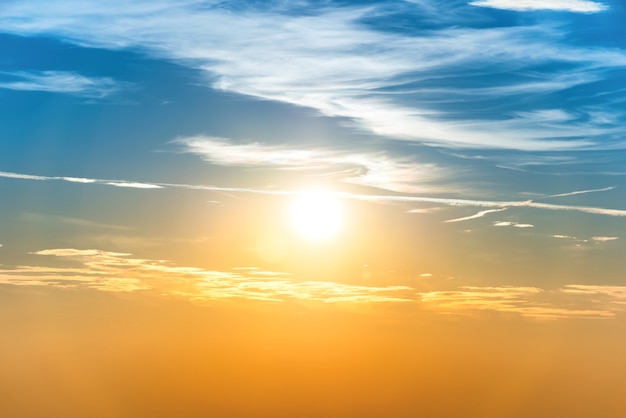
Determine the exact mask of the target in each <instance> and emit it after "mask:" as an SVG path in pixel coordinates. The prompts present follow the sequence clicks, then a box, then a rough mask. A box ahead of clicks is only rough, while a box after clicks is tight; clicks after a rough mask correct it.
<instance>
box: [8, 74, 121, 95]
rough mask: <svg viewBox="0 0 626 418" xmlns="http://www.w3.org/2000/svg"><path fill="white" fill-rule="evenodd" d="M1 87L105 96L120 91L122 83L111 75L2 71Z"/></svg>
mask: <svg viewBox="0 0 626 418" xmlns="http://www.w3.org/2000/svg"><path fill="white" fill-rule="evenodd" d="M0 76H3V77H2V78H6V77H7V76H8V77H9V78H12V79H14V80H11V81H0V88H1V89H9V90H24V91H42V92H49V93H64V94H72V95H75V96H81V97H87V98H103V97H106V96H109V95H111V94H114V93H116V92H118V91H119V89H120V83H117V82H116V81H114V80H113V79H111V78H109V77H100V78H93V77H86V76H83V75H80V74H77V73H73V72H69V71H31V72H26V71H19V72H1V73H0Z"/></svg>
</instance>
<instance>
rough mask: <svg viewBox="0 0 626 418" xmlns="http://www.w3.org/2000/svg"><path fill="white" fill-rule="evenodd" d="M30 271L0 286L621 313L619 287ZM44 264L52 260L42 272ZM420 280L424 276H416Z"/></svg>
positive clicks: (109, 256) (63, 258)
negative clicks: (448, 285) (431, 286)
mask: <svg viewBox="0 0 626 418" xmlns="http://www.w3.org/2000/svg"><path fill="white" fill-rule="evenodd" d="M31 254H32V255H33V256H37V257H38V258H39V260H38V261H39V263H38V264H37V265H30V266H28V265H20V266H15V267H13V268H7V267H4V266H0V283H3V284H11V285H17V286H52V287H61V288H72V289H96V290H100V291H106V292H142V291H143V292H150V293H151V294H153V295H160V296H161V297H167V298H178V297H180V298H184V299H187V300H190V301H193V302H196V303H200V304H211V303H215V302H219V301H237V300H247V301H261V302H265V303H267V302H271V303H282V302H288V301H306V302H318V303H348V304H372V303H402V304H409V305H413V306H414V307H415V308H419V309H421V308H424V307H425V308H427V309H429V310H432V311H435V312H439V313H446V314H450V313H454V314H459V315H472V314H473V312H477V311H494V312H503V313H512V314H518V315H521V316H524V317H527V318H533V319H560V318H596V319H608V318H614V317H615V316H616V314H617V313H619V312H623V310H624V305H626V287H625V286H591V285H566V286H564V287H562V288H560V289H557V290H553V291H548V290H544V289H541V288H537V287H529V286H527V287H525V286H482V287H481V286H461V287H459V288H457V289H453V290H441V291H429V292H418V291H417V290H416V289H414V288H412V287H409V286H400V285H387V286H364V285H351V284H346V283H339V282H335V281H321V280H320V281H300V280H298V278H297V277H294V276H293V275H292V274H290V273H285V272H276V271H267V270H263V269H260V268H258V267H239V268H234V269H232V270H230V271H217V270H207V269H203V268H198V267H185V266H177V265H174V264H173V263H172V262H170V261H168V260H154V259H144V258H134V257H133V256H132V254H129V253H120V252H111V251H104V250H98V249H76V248H54V249H46V250H39V251H35V252H33V253H31ZM46 257H56V258H58V259H59V260H58V261H57V262H55V263H54V265H55V267H49V266H46V265H45V264H46ZM419 277H421V278H423V279H427V278H431V277H432V275H431V274H430V273H424V274H421V275H420V276H419Z"/></svg>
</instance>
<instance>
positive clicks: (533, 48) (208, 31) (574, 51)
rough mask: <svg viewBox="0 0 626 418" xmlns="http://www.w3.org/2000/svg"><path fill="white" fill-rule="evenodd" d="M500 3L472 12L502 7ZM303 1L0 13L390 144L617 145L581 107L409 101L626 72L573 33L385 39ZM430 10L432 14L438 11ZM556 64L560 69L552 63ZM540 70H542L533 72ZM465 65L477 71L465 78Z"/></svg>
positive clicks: (36, 7) (578, 5)
mask: <svg viewBox="0 0 626 418" xmlns="http://www.w3.org/2000/svg"><path fill="white" fill-rule="evenodd" d="M503 1H504V0H499V1H496V0H489V1H483V2H474V4H482V5H488V4H489V5H492V6H493V5H497V4H499V5H502V4H504V3H503ZM525 1H526V3H524V0H519V1H516V2H515V3H516V4H526V6H525V7H530V6H532V5H533V4H534V5H537V4H538V3H539V2H530V1H529V0H525ZM511 3H513V2H512V1H511V2H510V3H509V4H511ZM541 3H542V4H543V5H544V7H543V8H546V7H545V5H546V4H548V5H551V7H552V8H555V7H557V8H558V7H561V8H565V9H571V10H574V9H577V10H580V11H583V9H584V8H585V7H587V8H588V9H589V11H591V9H593V8H594V7H595V8H596V9H597V8H600V7H601V5H600V3H597V2H591V1H583V0H568V1H566V0H560V2H559V1H558V0H552V1H549V0H542V2H541ZM302 4H304V5H309V6H311V7H312V10H311V12H310V13H306V14H302V13H300V14H297V13H290V11H289V6H288V4H287V3H283V2H281V3H280V4H279V5H272V4H264V5H263V8H262V9H257V8H255V6H250V5H249V6H247V7H242V8H241V9H238V10H237V12H236V13H234V12H233V11H231V10H228V7H229V5H228V3H223V2H208V3H207V2H202V3H199V2H196V1H185V2H180V1H174V0H161V1H157V2H151V1H150V2H149V1H144V0H137V1H134V2H133V3H132V4H127V3H126V2H118V1H115V2H113V4H111V2H107V3H106V4H105V3H98V2H82V1H78V0H58V1H55V2H54V6H52V5H51V4H49V3H46V2H42V1H39V0H23V1H19V2H16V1H10V2H4V3H3V4H2V5H0V25H1V27H2V28H3V31H5V32H7V33H13V34H18V35H23V36H33V35H37V36H40V35H46V36H55V37H59V38H62V39H65V40H67V41H70V42H74V43H77V44H80V45H86V46H94V47H100V48H112V49H119V48H134V49H140V50H142V51H143V52H146V53H148V54H150V55H152V56H155V57H158V58H165V59H169V60H175V61H177V62H179V63H181V64H183V65H186V66H190V67H193V68H196V69H199V70H200V71H202V72H204V73H205V74H206V76H207V80H208V82H210V83H212V84H213V86H215V87H216V88H220V89H224V90H228V91H231V92H236V93H241V94H246V95H250V96H254V97H260V98H264V99H271V100H278V101H282V102H286V103H292V104H296V105H299V106H306V107H310V108H314V109H317V110H318V111H320V112H321V113H323V114H326V115H330V116H338V117H345V118H349V119H351V120H353V121H354V122H355V123H356V124H357V125H358V126H359V127H360V128H365V129H367V130H369V131H370V132H374V133H376V134H379V135H382V136H385V137H391V138H394V139H402V140H408V141H421V142H426V143H430V144H437V145H444V146H450V147H492V148H511V149H523V150H561V149H579V148H602V147H610V146H613V144H611V142H612V141H607V140H606V136H607V135H614V136H615V137H616V138H617V137H618V134H619V133H620V132H621V124H620V123H618V122H614V123H612V124H608V125H607V124H606V123H600V122H598V121H595V122H594V120H593V118H587V117H586V113H585V110H584V109H577V110H576V112H571V111H569V110H568V111H566V110H559V109H556V110H550V109H549V110H547V111H546V110H545V109H535V110H532V111H526V112H511V113H508V114H498V115H496V116H497V118H494V119H480V118H477V119H473V120H467V119H458V118H456V117H455V115H454V114H452V113H451V114H448V113H446V112H445V111H444V110H441V108H435V107H434V106H431V105H430V104H429V103H428V102H427V101H425V100H419V101H415V100H414V96H413V95H412V94H413V93H411V92H409V91H407V92H406V93H403V92H402V89H403V87H404V86H414V85H418V86H420V85H422V84H424V85H425V87H430V86H429V85H428V83H424V82H425V81H426V80H432V79H437V78H441V77H446V76H445V74H449V76H450V77H451V79H452V80H454V79H455V77H463V78H467V77H470V76H478V77H482V76H489V75H492V74H498V73H507V72H510V71H515V72H516V73H518V74H522V73H526V74H534V75H533V76H532V77H530V76H529V77H526V78H524V79H523V80H511V81H506V82H505V81H504V80H503V79H501V78H497V79H498V80H499V81H498V83H499V85H496V86H494V87H493V90H491V91H490V90H488V89H486V90H483V91H482V93H481V94H482V95H483V97H488V98H491V99H496V98H497V99H502V100H506V99H507V97H511V95H519V94H534V93H533V91H532V88H531V89H528V88H527V87H528V86H529V85H530V86H535V87H536V90H535V91H539V90H543V91H549V90H551V91H558V90H560V89H563V88H567V87H568V86H572V85H579V84H584V83H588V82H590V81H592V80H597V79H598V77H599V78H602V77H603V74H604V72H605V70H610V69H612V68H615V67H623V66H624V65H626V54H625V53H624V51H622V50H619V49H610V48H603V49H594V48H583V47H576V46H572V45H569V44H566V43H564V42H562V40H563V39H565V38H566V36H567V34H566V33H564V32H563V29H561V28H559V29H557V28H555V27H550V26H540V25H535V26H515V27H498V28H481V29H477V28H472V27H464V26H463V21H458V22H455V23H457V24H454V25H447V26H446V27H445V28H442V29H435V30H431V31H428V32H422V33H419V34H416V33H414V34H407V33H405V34H401V33H392V32H380V31H376V30H375V29H373V28H372V27H371V26H367V25H365V24H363V20H364V18H368V17H372V16H373V15H375V14H377V13H382V12H381V11H380V10H377V9H376V7H363V6H360V7H341V8H334V9H333V8H332V7H331V6H330V5H329V4H326V5H325V7H319V6H317V7H313V3H307V2H305V3H300V5H302ZM419 4H420V5H422V6H423V5H425V4H426V3H425V2H419ZM428 6H429V8H433V7H434V8H437V4H436V3H434V2H433V3H429V4H428ZM389 7H391V6H389ZM440 12H441V13H440V14H443V13H445V11H444V10H440ZM430 15H436V13H434V12H432V13H430ZM559 62H560V63H563V64H566V65H567V67H568V75H564V72H563V70H562V68H561V69H559V68H557V67H558V65H552V64H554V63H559ZM547 63H550V64H551V65H550V66H548V65H543V64H547ZM478 64H480V65H478ZM542 65H543V66H542ZM540 66H542V68H544V69H543V70H541V71H540V73H538V74H537V72H536V68H538V67H540ZM470 67H471V68H473V69H474V70H473V71H474V72H475V73H472V74H468V73H467V71H465V69H467V68H470ZM548 67H550V68H554V70H551V69H548ZM481 69H482V70H481ZM451 84H452V83H451ZM392 89H393V91H391V90H392ZM411 89H414V88H413V87H411ZM537 89H538V90H537ZM470 90H471V89H470ZM467 91H468V90H466V89H464V88H455V89H452V88H451V91H450V92H449V93H448V94H442V95H439V97H440V98H449V99H451V100H453V101H456V102H459V103H460V102H468V103H469V101H470V100H471V102H472V103H473V102H474V99H475V97H473V96H470V98H468V97H467V95H466V92H467ZM411 103H412V104H411ZM600 110H603V111H605V113H607V114H609V116H610V115H613V116H612V117H613V119H612V120H614V121H619V120H620V118H617V117H615V116H616V115H617V116H620V117H621V116H623V112H622V111H621V110H619V109H616V108H610V109H600ZM595 111H596V112H597V111H598V109H596V110H595ZM587 116H588V115H587ZM610 119H611V118H609V119H606V118H605V119H604V120H610ZM581 132H585V136H584V138H583V137H581V135H580V133H581ZM600 138H603V139H604V140H600Z"/></svg>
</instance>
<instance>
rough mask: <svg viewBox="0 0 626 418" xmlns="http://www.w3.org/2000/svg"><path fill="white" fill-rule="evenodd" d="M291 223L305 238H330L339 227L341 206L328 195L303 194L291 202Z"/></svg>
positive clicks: (318, 193) (335, 199) (316, 193)
mask: <svg viewBox="0 0 626 418" xmlns="http://www.w3.org/2000/svg"><path fill="white" fill-rule="evenodd" d="M291 222H292V225H293V227H294V228H295V230H296V231H297V232H298V233H300V234H301V235H302V236H304V237H306V238H309V239H312V240H320V239H326V238H330V237H331V236H333V235H335V234H336V233H337V231H338V230H339V228H340V227H341V222H342V210H341V205H340V204H339V201H338V199H337V198H335V197H334V196H332V195H331V194H329V193H324V192H308V193H303V194H301V195H299V196H298V197H297V198H296V200H295V201H294V202H293V205H292V207H291Z"/></svg>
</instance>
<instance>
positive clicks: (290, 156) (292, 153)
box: [175, 136, 444, 193]
mask: <svg viewBox="0 0 626 418" xmlns="http://www.w3.org/2000/svg"><path fill="white" fill-rule="evenodd" d="M175 142H176V143H178V144H180V145H182V146H183V150H184V151H185V152H189V153H193V154H196V155H199V156H200V157H201V158H202V159H204V160H205V161H208V162H210V163H212V164H218V165H226V166H239V167H246V166H248V167H250V166H251V167H267V168H274V169H283V170H315V171H321V172H322V173H331V174H333V175H334V176H335V177H337V178H339V179H340V180H342V181H344V182H348V183H354V184H361V185H364V186H370V187H376V188H379V189H385V190H390V191H396V192H403V193H414V192H418V191H419V192H424V191H426V190H428V188H429V186H428V183H429V182H431V181H433V180H435V179H437V178H439V177H441V176H442V175H443V171H444V170H443V169H442V168H440V167H437V166H436V165H434V164H427V163H421V164H420V163H417V162H415V161H412V160H411V159H408V158H406V157H402V158H400V157H393V156H390V155H388V154H386V153H382V152H378V153H371V152H369V153H368V152H362V153H357V152H354V151H352V152H347V151H337V150H329V149H323V148H301V149H298V148H293V147H288V146H284V145H268V144H263V143H259V142H254V143H245V144H241V143H233V142H231V141H230V140H228V139H225V138H215V137H205V136H195V137H187V138H179V139H178V140H176V141H175Z"/></svg>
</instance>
